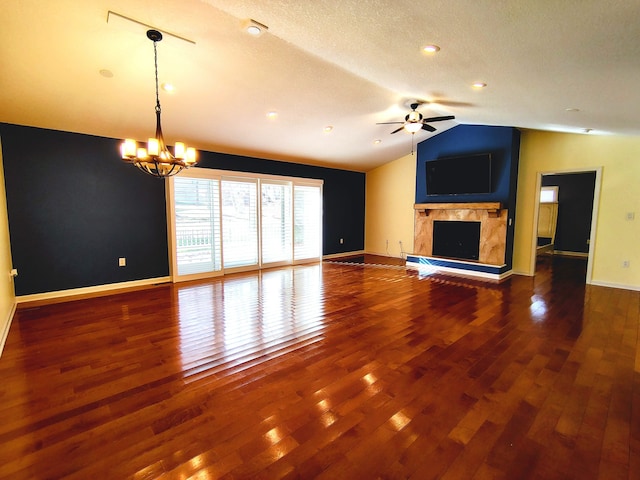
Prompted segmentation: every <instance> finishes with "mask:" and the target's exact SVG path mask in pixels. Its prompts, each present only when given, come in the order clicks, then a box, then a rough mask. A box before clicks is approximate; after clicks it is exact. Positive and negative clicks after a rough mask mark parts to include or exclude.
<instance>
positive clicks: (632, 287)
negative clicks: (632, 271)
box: [589, 280, 640, 292]
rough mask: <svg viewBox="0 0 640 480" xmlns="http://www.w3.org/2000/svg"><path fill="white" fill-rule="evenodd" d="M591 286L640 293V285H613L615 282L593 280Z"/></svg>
mask: <svg viewBox="0 0 640 480" xmlns="http://www.w3.org/2000/svg"><path fill="white" fill-rule="evenodd" d="M589 285H595V286H597V287H609V288H620V289H622V290H633V291H636V292H640V285H627V284H624V283H613V282H600V281H597V280H596V281H594V280H591V282H589Z"/></svg>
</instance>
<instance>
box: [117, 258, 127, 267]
mask: <svg viewBox="0 0 640 480" xmlns="http://www.w3.org/2000/svg"><path fill="white" fill-rule="evenodd" d="M118 266H119V267H126V266H127V259H126V258H125V257H120V258H119V259H118Z"/></svg>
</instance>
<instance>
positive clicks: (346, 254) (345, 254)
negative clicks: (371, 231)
mask: <svg viewBox="0 0 640 480" xmlns="http://www.w3.org/2000/svg"><path fill="white" fill-rule="evenodd" d="M351 255H364V250H356V251H354V252H342V253H332V254H330V255H323V256H322V259H323V260H331V259H332V258H342V257H350V256H351Z"/></svg>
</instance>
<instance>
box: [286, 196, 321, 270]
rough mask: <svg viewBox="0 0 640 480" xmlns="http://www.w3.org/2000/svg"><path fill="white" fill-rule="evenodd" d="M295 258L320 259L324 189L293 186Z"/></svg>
mask: <svg viewBox="0 0 640 480" xmlns="http://www.w3.org/2000/svg"><path fill="white" fill-rule="evenodd" d="M293 244H294V249H293V252H294V253H293V258H294V260H309V259H314V258H318V259H319V258H320V256H321V249H322V187H320V186H316V185H294V186H293Z"/></svg>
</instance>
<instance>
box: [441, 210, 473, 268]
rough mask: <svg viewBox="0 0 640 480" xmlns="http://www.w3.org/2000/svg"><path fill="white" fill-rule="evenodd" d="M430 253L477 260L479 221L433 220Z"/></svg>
mask: <svg viewBox="0 0 640 480" xmlns="http://www.w3.org/2000/svg"><path fill="white" fill-rule="evenodd" d="M432 255H434V256H438V257H448V258H457V259H459V260H478V258H479V257H480V222H458V221H440V220H434V222H433V251H432Z"/></svg>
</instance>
